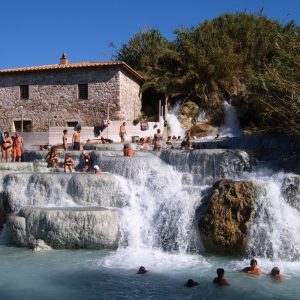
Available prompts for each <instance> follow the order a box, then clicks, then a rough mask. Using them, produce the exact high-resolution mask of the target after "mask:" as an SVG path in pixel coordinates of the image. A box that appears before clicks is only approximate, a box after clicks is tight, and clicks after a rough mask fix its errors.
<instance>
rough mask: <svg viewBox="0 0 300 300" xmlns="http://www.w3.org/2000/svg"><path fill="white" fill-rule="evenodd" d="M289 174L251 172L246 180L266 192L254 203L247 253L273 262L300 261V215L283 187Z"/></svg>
mask: <svg viewBox="0 0 300 300" xmlns="http://www.w3.org/2000/svg"><path fill="white" fill-rule="evenodd" d="M288 176H289V175H288V174H284V173H279V174H274V175H271V176H270V175H269V174H268V173H266V171H264V172H260V173H259V174H257V173H249V174H246V175H245V177H246V178H247V179H249V180H252V181H253V182H255V183H256V184H257V185H259V186H261V187H262V188H263V190H264V192H263V193H261V195H260V197H259V198H258V199H257V201H256V203H255V216H254V219H253V224H252V226H251V227H250V234H249V244H248V252H249V255H252V256H261V257H265V258H270V259H272V260H287V261H295V260H299V259H300V236H299V232H300V212H299V211H298V210H297V209H296V208H294V207H292V206H291V205H290V204H289V203H288V202H287V199H285V198H284V195H283V192H282V190H281V187H282V185H283V183H284V181H285V179H286V178H287V177H288Z"/></svg>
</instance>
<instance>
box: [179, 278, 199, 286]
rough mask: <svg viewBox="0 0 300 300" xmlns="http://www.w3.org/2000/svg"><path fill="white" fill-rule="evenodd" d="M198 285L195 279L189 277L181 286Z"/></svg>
mask: <svg viewBox="0 0 300 300" xmlns="http://www.w3.org/2000/svg"><path fill="white" fill-rule="evenodd" d="M197 285H199V283H198V282H197V281H194V280H193V279H189V280H188V281H187V282H186V283H185V284H184V285H183V286H185V287H187V288H192V287H195V286H197Z"/></svg>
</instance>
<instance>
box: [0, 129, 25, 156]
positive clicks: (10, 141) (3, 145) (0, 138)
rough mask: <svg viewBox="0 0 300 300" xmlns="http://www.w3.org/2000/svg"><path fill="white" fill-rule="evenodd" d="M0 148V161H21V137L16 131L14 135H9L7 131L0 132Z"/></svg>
mask: <svg viewBox="0 0 300 300" xmlns="http://www.w3.org/2000/svg"><path fill="white" fill-rule="evenodd" d="M0 150H1V151H2V161H4V162H10V161H13V162H21V161H22V155H23V151H24V140H23V137H22V136H21V135H20V134H19V133H18V132H16V133H15V135H14V136H9V132H8V131H5V132H4V133H3V134H2V132H0Z"/></svg>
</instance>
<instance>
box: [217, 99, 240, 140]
mask: <svg viewBox="0 0 300 300" xmlns="http://www.w3.org/2000/svg"><path fill="white" fill-rule="evenodd" d="M223 107H224V125H223V126H222V127H221V128H220V131H221V135H222V136H230V137H232V136H241V135H242V130H241V128H240V123H239V120H238V118H237V113H236V109H235V107H234V106H232V105H231V104H230V103H228V102H227V101H224V102H223Z"/></svg>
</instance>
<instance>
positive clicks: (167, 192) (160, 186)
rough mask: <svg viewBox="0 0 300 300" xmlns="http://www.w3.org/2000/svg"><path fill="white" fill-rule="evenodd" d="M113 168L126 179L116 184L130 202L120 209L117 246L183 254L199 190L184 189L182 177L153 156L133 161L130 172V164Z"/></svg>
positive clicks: (117, 165)
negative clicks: (120, 224) (119, 229)
mask: <svg viewBox="0 0 300 300" xmlns="http://www.w3.org/2000/svg"><path fill="white" fill-rule="evenodd" d="M124 162H125V164H126V167H125V166H124ZM100 165H101V163H100ZM121 166H122V167H121ZM114 168H115V169H117V170H119V172H120V175H125V176H126V177H127V178H124V177H119V180H120V182H121V184H120V185H121V188H122V193H124V194H125V195H126V197H125V198H126V199H129V200H126V201H128V203H127V205H126V206H125V207H124V208H123V209H122V216H123V218H122V226H121V230H122V239H121V241H120V246H121V247H131V248H135V249H137V248H148V249H151V248H156V249H160V250H169V251H172V250H178V251H179V252H182V253H185V252H186V251H187V249H188V247H189V245H190V241H191V240H192V238H191V237H192V236H193V228H191V226H190V225H191V222H192V221H193V218H194V212H195V208H196V206H198V205H199V202H200V190H199V189H197V188H195V187H189V186H184V185H183V184H182V174H180V173H178V172H176V171H175V170H174V168H173V167H171V166H169V165H167V164H166V163H164V162H163V161H162V160H161V159H159V158H158V157H156V156H153V157H151V158H149V159H145V158H143V159H139V158H136V159H135V161H134V167H133V168H132V160H126V161H124V160H120V161H119V164H115V165H114ZM128 169H130V170H131V172H128ZM122 173H123V174H122Z"/></svg>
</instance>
